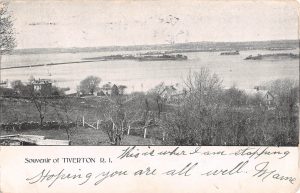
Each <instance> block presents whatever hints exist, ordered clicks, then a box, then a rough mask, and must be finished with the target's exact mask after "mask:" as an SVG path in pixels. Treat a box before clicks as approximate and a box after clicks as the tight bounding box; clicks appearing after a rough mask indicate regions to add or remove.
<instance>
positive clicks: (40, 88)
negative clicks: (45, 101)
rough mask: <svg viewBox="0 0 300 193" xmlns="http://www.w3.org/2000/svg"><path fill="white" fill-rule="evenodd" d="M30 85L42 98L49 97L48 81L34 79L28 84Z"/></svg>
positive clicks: (50, 91) (50, 88) (50, 90)
mask: <svg viewBox="0 0 300 193" xmlns="http://www.w3.org/2000/svg"><path fill="white" fill-rule="evenodd" d="M30 85H31V86H32V89H33V91H35V92H37V93H40V94H41V95H43V96H50V95H51V94H52V82H51V80H49V79H38V80H35V79H34V80H32V81H31V82H30Z"/></svg>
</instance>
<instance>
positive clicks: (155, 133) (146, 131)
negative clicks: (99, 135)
mask: <svg viewBox="0 0 300 193" xmlns="http://www.w3.org/2000/svg"><path fill="white" fill-rule="evenodd" d="M102 121H103V120H97V121H94V122H90V121H89V122H87V120H86V119H85V117H84V116H83V117H82V126H83V127H90V128H92V129H95V130H99V129H100V124H101V122H102ZM125 131H126V130H125ZM127 135H134V136H143V138H147V137H153V138H157V139H161V140H163V141H164V140H165V136H166V133H165V131H163V132H161V130H157V129H156V130H154V129H153V128H152V129H151V127H149V126H144V127H131V126H130V125H129V126H128V128H127Z"/></svg>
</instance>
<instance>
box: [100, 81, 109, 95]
mask: <svg viewBox="0 0 300 193" xmlns="http://www.w3.org/2000/svg"><path fill="white" fill-rule="evenodd" d="M111 90H112V83H111V82H108V83H106V84H104V85H103V86H102V87H101V90H100V92H99V95H101V94H103V93H104V94H105V95H111ZM101 91H102V92H101Z"/></svg>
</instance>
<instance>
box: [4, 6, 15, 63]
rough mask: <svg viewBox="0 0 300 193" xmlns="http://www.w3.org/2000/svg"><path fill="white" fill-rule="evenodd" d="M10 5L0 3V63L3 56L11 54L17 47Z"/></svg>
mask: <svg viewBox="0 0 300 193" xmlns="http://www.w3.org/2000/svg"><path fill="white" fill-rule="evenodd" d="M7 6H8V3H6V2H1V1H0V62H1V55H2V54H6V53H9V52H10V51H11V50H12V49H13V48H14V47H15V46H16V43H15V33H14V30H13V22H12V17H11V15H10V13H9V12H8V10H7Z"/></svg>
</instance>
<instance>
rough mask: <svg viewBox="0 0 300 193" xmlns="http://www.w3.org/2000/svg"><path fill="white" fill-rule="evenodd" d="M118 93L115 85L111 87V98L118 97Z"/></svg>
mask: <svg viewBox="0 0 300 193" xmlns="http://www.w3.org/2000/svg"><path fill="white" fill-rule="evenodd" d="M119 94H120V93H119V88H118V87H117V85H115V84H114V85H113V86H112V87H111V96H118V95H119Z"/></svg>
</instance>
